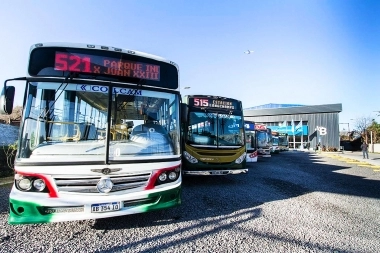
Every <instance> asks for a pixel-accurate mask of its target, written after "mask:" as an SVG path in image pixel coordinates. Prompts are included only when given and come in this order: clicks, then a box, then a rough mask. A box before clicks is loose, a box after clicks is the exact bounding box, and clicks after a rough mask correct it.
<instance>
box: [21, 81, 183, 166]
mask: <svg viewBox="0 0 380 253" xmlns="http://www.w3.org/2000/svg"><path fill="white" fill-rule="evenodd" d="M110 90H111V91H112V92H110ZM178 103H179V99H178V95H176V94H172V93H168V92H159V91H151V90H147V89H144V88H142V87H139V88H138V89H132V88H126V87H118V86H113V87H112V86H111V87H110V86H101V85H97V84H96V83H94V84H91V83H89V82H87V83H86V84H78V83H65V84H62V83H56V82H28V83H27V94H26V104H25V107H24V115H23V117H24V124H23V125H22V130H21V139H20V142H19V143H20V150H19V153H18V162H23V161H25V162H41V163H42V162H53V161H54V162H67V161H70V162H75V161H104V160H106V159H107V160H109V161H117V160H120V161H121V160H132V159H133V160H136V159H137V160H138V159H146V158H163V157H168V158H169V157H173V156H178V154H179V153H180V151H179V147H178V143H179V136H178V134H177V133H178V129H179V120H178V118H177V114H178V113H177V111H178V106H179V104H178ZM108 122H110V124H109V126H110V127H107V126H108ZM107 147H108V150H107V149H106V148H107ZM31 160H33V161H31Z"/></svg>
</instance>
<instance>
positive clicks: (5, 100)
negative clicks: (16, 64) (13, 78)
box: [0, 86, 15, 115]
mask: <svg viewBox="0 0 380 253" xmlns="http://www.w3.org/2000/svg"><path fill="white" fill-rule="evenodd" d="M14 98H15V87H14V86H5V87H4V88H3V91H2V92H1V97H0V114H1V115H4V114H11V113H12V110H13V101H14Z"/></svg>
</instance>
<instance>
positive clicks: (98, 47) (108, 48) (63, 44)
mask: <svg viewBox="0 0 380 253" xmlns="http://www.w3.org/2000/svg"><path fill="white" fill-rule="evenodd" d="M40 47H71V48H84V49H94V50H103V51H110V52H119V53H125V54H132V55H138V56H142V57H147V58H151V59H154V60H157V61H162V62H166V63H169V64H172V65H174V66H175V67H176V68H177V69H178V65H177V63H175V62H173V61H170V60H168V59H165V58H163V57H161V56H157V55H153V54H148V53H144V52H141V51H136V50H131V49H123V48H117V47H111V46H102V45H94V44H85V43H71V42H44V43H36V44H33V45H32V46H31V47H30V51H29V53H30V52H32V51H33V49H35V48H40Z"/></svg>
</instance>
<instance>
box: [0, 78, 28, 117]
mask: <svg viewBox="0 0 380 253" xmlns="http://www.w3.org/2000/svg"><path fill="white" fill-rule="evenodd" d="M23 80H27V79H26V77H18V78H13V79H7V80H5V81H4V88H3V90H2V91H1V96H0V115H4V114H11V113H12V111H13V102H14V99H15V87H14V86H7V82H8V81H23Z"/></svg>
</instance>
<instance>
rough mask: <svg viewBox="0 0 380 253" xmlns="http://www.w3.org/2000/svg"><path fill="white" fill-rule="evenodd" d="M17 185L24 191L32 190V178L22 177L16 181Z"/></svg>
mask: <svg viewBox="0 0 380 253" xmlns="http://www.w3.org/2000/svg"><path fill="white" fill-rule="evenodd" d="M16 185H17V186H18V188H19V189H20V190H22V191H29V190H30V189H31V188H32V181H31V180H30V178H27V177H22V178H20V180H17V181H16Z"/></svg>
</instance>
